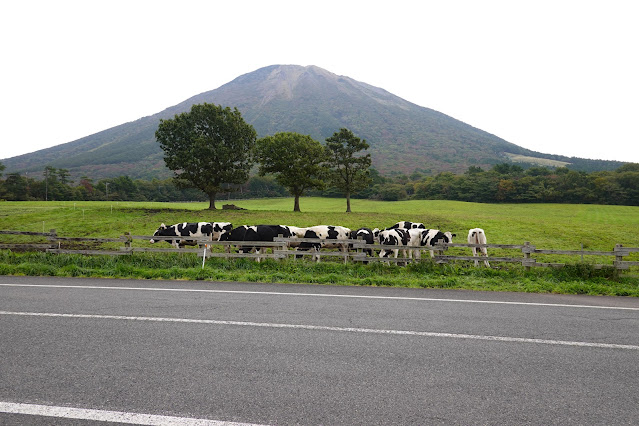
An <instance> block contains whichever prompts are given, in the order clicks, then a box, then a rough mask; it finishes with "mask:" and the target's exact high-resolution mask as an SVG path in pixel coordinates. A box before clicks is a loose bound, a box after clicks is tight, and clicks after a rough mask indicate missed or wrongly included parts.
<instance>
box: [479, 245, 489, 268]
mask: <svg viewBox="0 0 639 426" xmlns="http://www.w3.org/2000/svg"><path fill="white" fill-rule="evenodd" d="M481 252H482V253H483V255H484V257H488V250H487V249H486V247H482V249H481ZM484 265H486V267H487V268H490V263H488V261H487V260H484Z"/></svg>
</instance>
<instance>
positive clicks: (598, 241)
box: [0, 198, 639, 250]
mask: <svg viewBox="0 0 639 426" xmlns="http://www.w3.org/2000/svg"><path fill="white" fill-rule="evenodd" d="M233 203H234V204H236V205H237V206H239V207H242V208H245V209H246V210H222V209H218V210H213V211H211V210H207V209H206V208H207V207H208V203H139V202H72V201H67V202H0V229H5V230H6V229H10V230H17V231H34V232H42V231H43V230H44V231H48V230H50V229H55V230H56V231H57V233H58V235H60V236H64V237H85V236H92V237H118V236H120V235H122V234H124V233H126V232H131V233H132V234H134V235H151V234H153V232H154V231H155V230H156V229H157V227H158V226H159V225H160V224H161V223H163V222H164V223H166V224H167V225H169V224H174V223H179V222H198V221H218V222H220V221H222V222H232V223H233V225H257V224H284V225H294V226H312V225H342V226H346V227H349V228H353V229H355V228H358V227H362V226H367V227H370V228H375V227H378V228H385V227H387V226H390V225H392V224H394V223H395V222H397V221H400V220H410V221H412V222H423V223H424V224H425V225H426V226H427V227H430V228H437V229H441V230H444V231H451V232H453V233H456V234H457V235H458V237H457V239H456V242H465V238H466V234H467V233H468V229H470V228H474V227H480V228H483V229H484V230H485V231H486V235H487V236H488V242H489V243H491V244H522V243H523V242H524V241H530V242H531V243H532V244H534V245H536V246H537V247H538V248H545V249H563V250H578V249H580V248H581V245H582V244H583V247H584V249H586V250H612V249H613V247H614V246H615V244H623V245H624V246H628V247H639V207H631V206H602V205H588V204H479V203H465V202H459V201H440V200H432V201H429V200H413V201H395V202H384V201H371V200H352V208H353V212H352V213H344V211H345V209H346V204H345V201H344V200H343V199H335V198H302V200H301V207H302V212H301V213H294V212H293V211H292V210H293V200H292V199H291V198H276V199H259V200H241V201H233ZM222 204H224V202H223V201H219V202H218V206H219V207H221V206H222Z"/></svg>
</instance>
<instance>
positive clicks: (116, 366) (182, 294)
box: [0, 276, 639, 425]
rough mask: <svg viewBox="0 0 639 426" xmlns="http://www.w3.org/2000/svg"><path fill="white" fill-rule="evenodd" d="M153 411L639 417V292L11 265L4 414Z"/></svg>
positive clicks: (399, 420) (543, 420)
mask: <svg viewBox="0 0 639 426" xmlns="http://www.w3.org/2000/svg"><path fill="white" fill-rule="evenodd" d="M24 407H27V409H34V410H35V412H34V413H32V414H25V412H23V411H20V410H22V409H23V408H24ZM110 413H116V414H110ZM101 415H104V417H99V416H101ZM142 415H149V416H155V417H149V416H147V417H146V419H147V420H148V419H151V420H148V421H149V423H148V424H162V423H161V421H160V420H162V419H169V420H170V421H174V422H175V423H164V424H205V423H203V422H200V423H197V422H195V423H189V422H191V421H193V420H192V419H209V420H216V421H219V422H242V423H251V424H273V425H290V424H302V425H319V424H324V425H338V424H348V425H357V424H362V425H364V424H366V425H375V424H380V425H381V424H383V425H393V424H402V425H404V424H418V425H426V424H460V425H472V424H482V425H485V424H500V425H501V424H544V425H550V424H557V425H559V424H561V425H566V424H579V425H585V424H606V425H612V424H639V299H634V298H609V297H588V296H561V295H535V294H517V293H488V292H469V291H445V290H427V289H394V288H363V287H332V286H309V285H303V286H302V285H262V284H248V283H210V282H184V281H137V280H99V279H66V278H44V277H6V276H0V424H2V425H5V424H6V425H13V424H16V425H24V424H27V425H30V424H33V425H51V424H64V425H68V424H71V425H86V424H104V423H103V422H97V421H94V420H89V419H98V420H109V421H112V422H132V423H143V419H145V417H143V416H142ZM73 416H76V417H77V419H71V417H73ZM95 416H98V417H95ZM117 416H120V417H117ZM160 416H164V417H160ZM83 419H84V420H83ZM190 419H191V420H190ZM169 420H167V421H169ZM220 424H221V423H220Z"/></svg>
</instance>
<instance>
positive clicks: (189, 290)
mask: <svg viewBox="0 0 639 426" xmlns="http://www.w3.org/2000/svg"><path fill="white" fill-rule="evenodd" d="M0 287H42V288H60V289H83V290H116V291H117V290H122V291H166V292H178V293H226V294H254V295H266V296H298V297H336V298H350V299H378V300H414V301H423V302H449V303H480V304H493V305H517V306H547V307H558V308H585V309H610V310H621V311H639V308H634V307H624V306H594V305H572V304H566V303H536V302H511V301H501V300H470V299H443V298H429V297H402V296H370V295H358V294H332V293H293V292H275V291H248V290H210V289H192V288H162V287H110V286H83V285H55V284H44V285H39V284H12V283H5V284H0Z"/></svg>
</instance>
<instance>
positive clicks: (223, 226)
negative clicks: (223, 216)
mask: <svg viewBox="0 0 639 426" xmlns="http://www.w3.org/2000/svg"><path fill="white" fill-rule="evenodd" d="M232 229H233V224H232V223H230V222H213V232H212V233H211V239H212V240H213V241H221V240H222V236H223V235H224V234H226V233H228V232H231V230H232Z"/></svg>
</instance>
